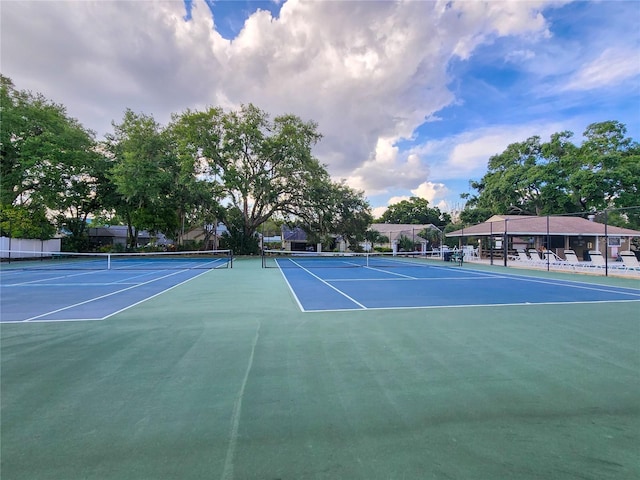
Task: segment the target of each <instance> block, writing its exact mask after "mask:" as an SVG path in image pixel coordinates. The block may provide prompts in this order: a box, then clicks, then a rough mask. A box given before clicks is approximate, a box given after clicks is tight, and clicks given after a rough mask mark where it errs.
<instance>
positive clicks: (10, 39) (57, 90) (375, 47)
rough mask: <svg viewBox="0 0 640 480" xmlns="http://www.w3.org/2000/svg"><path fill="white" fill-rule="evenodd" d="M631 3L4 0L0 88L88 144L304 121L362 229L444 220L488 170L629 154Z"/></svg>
mask: <svg viewBox="0 0 640 480" xmlns="http://www.w3.org/2000/svg"><path fill="white" fill-rule="evenodd" d="M639 24H640V0H626V1H625V0H617V1H590V2H587V1H575V2H574V1H545V0H531V1H528V0H518V1H509V2H502V1H497V0H496V1H488V2H482V1H469V0H465V1H457V0H454V1H421V0H404V1H386V0H384V1H365V0H361V1H357V0H349V1H343V0H325V1H319V0H315V1H307V0H286V1H285V0H274V1H269V0H263V1H244V0H238V1H216V0H164V1H150V0H148V1H142V0H133V1H127V0H98V1H88V0H74V1H63V0H38V1H32V0H15V1H14V0H0V28H1V30H0V32H1V33H0V73H2V74H3V75H5V76H7V77H9V78H10V79H11V80H12V81H13V82H14V85H15V86H16V88H18V89H19V90H31V91H33V92H37V93H41V94H43V95H44V96H45V97H47V98H48V99H50V100H52V101H54V102H56V103H59V104H62V105H64V106H65V107H66V108H67V113H68V115H70V116H71V117H74V118H76V119H78V120H79V121H80V123H82V124H83V125H84V126H85V127H86V128H89V129H91V130H93V131H95V132H96V137H97V138H98V139H102V138H103V137H104V135H105V134H107V133H110V132H112V131H113V127H112V123H113V122H115V123H120V122H121V120H122V118H123V114H124V112H125V110H126V109H127V108H129V109H131V110H133V111H135V112H138V113H144V114H147V115H153V117H154V118H155V119H156V121H158V122H160V123H161V124H163V125H166V124H168V123H169V121H170V118H171V114H172V113H181V112H183V111H185V110H186V109H192V110H193V109H196V110H201V109H205V108H207V107H209V106H220V107H223V108H225V109H227V110H233V109H238V108H239V107H240V106H241V105H242V104H248V103H252V104H254V105H256V106H258V107H259V108H261V109H263V110H265V111H266V112H268V113H269V114H270V115H271V116H272V117H275V116H278V115H281V114H289V113H291V114H295V115H297V116H298V117H300V118H301V119H302V120H305V121H308V120H313V121H315V122H317V124H318V130H319V132H320V133H321V134H322V135H323V138H322V140H321V141H320V142H319V143H318V144H317V145H316V146H315V147H314V155H315V156H316V157H317V158H318V159H319V160H320V161H321V163H323V164H325V165H326V166H327V170H328V171H329V173H330V174H331V175H332V177H333V178H334V179H335V180H336V181H340V180H343V179H344V180H345V181H346V182H347V183H348V185H349V186H351V187H353V188H355V189H358V190H362V191H363V192H364V193H365V195H366V197H367V199H368V200H369V203H370V204H371V206H372V208H373V211H374V214H375V215H376V216H379V215H381V214H382V213H383V212H384V210H385V208H386V207H387V206H388V205H390V204H393V203H397V202H399V201H401V200H403V199H408V198H409V197H411V196H417V197H421V198H425V199H427V200H428V201H429V203H430V205H431V206H434V207H438V208H440V209H441V210H443V211H447V212H449V213H453V214H455V213H456V212H457V211H459V210H460V209H461V208H463V206H464V200H463V199H462V198H461V194H467V193H470V194H473V193H475V191H474V190H473V189H471V187H470V184H469V183H470V181H471V180H480V179H481V178H482V176H483V175H484V174H485V173H486V168H487V162H488V160H489V158H490V157H491V156H492V155H496V154H499V153H501V152H503V151H504V150H505V149H506V147H507V146H508V145H509V144H511V143H514V142H520V141H524V140H526V139H527V138H529V137H531V136H534V135H538V136H540V137H541V138H542V139H543V141H546V140H548V139H549V137H550V135H551V134H553V133H555V132H560V131H565V130H570V131H572V132H574V134H575V137H574V140H575V142H576V143H579V142H580V139H581V137H582V132H584V130H585V129H586V127H587V126H588V125H590V124H591V123H594V122H602V121H607V120H617V121H619V122H622V123H623V124H625V125H626V126H627V135H628V136H630V137H632V138H633V139H635V140H638V139H640V29H639V28H638V25H639Z"/></svg>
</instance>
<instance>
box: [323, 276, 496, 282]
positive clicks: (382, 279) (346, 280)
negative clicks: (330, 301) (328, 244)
mask: <svg viewBox="0 0 640 480" xmlns="http://www.w3.org/2000/svg"><path fill="white" fill-rule="evenodd" d="M488 278H490V279H502V278H507V277H496V276H494V275H488V276H486V277H478V276H476V277H408V276H407V277H406V278H327V282H406V281H413V280H415V281H422V280H429V281H431V280H436V281H442V280H481V279H488Z"/></svg>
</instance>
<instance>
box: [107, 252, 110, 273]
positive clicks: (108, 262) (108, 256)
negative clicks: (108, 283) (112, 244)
mask: <svg viewBox="0 0 640 480" xmlns="http://www.w3.org/2000/svg"><path fill="white" fill-rule="evenodd" d="M107 270H111V254H110V253H109V254H107Z"/></svg>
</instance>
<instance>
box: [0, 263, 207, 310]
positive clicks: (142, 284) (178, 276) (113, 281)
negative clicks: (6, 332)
mask: <svg viewBox="0 0 640 480" xmlns="http://www.w3.org/2000/svg"><path fill="white" fill-rule="evenodd" d="M207 271H208V270H193V269H189V270H19V269H15V270H12V269H3V271H2V272H0V287H1V288H2V296H1V299H0V322H2V323H6V322H43V321H80V320H103V319H105V318H108V317H110V316H111V315H114V314H115V313H117V312H120V311H122V310H124V309H126V308H129V307H131V306H133V305H136V304H138V303H140V302H142V301H144V300H147V299H149V298H151V297H153V296H155V295H158V294H160V293H162V292H164V291H166V290H168V289H170V288H173V287H175V286H176V285H179V284H181V283H184V282H186V281H188V280H190V279H192V278H195V277H197V276H199V275H202V274H203V273H205V272H207Z"/></svg>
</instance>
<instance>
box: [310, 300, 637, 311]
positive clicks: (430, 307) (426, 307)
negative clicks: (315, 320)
mask: <svg viewBox="0 0 640 480" xmlns="http://www.w3.org/2000/svg"><path fill="white" fill-rule="evenodd" d="M634 302H640V298H639V299H637V300H592V301H580V302H524V303H479V304H469V305H421V306H418V307H367V308H366V310H367V311H374V310H433V309H436V308H442V309H447V308H480V307H492V308H496V307H537V306H539V305H590V304H592V303H598V304H600V303H634ZM362 311H364V310H362V309H359V308H333V309H327V310H303V311H302V312H303V313H338V312H362Z"/></svg>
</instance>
